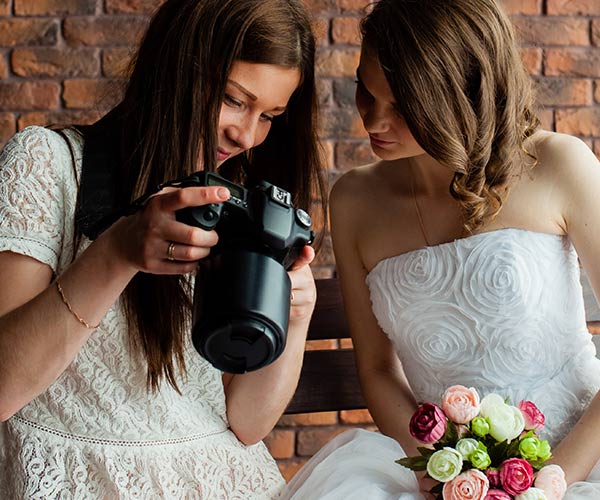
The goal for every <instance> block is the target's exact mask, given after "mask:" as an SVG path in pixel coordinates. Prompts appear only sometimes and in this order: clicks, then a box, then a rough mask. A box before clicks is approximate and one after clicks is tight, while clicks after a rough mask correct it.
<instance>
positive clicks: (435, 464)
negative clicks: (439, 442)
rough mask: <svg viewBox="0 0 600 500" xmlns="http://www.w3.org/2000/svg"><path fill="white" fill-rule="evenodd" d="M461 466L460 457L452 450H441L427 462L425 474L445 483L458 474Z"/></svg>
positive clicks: (461, 459)
mask: <svg viewBox="0 0 600 500" xmlns="http://www.w3.org/2000/svg"><path fill="white" fill-rule="evenodd" d="M462 465H463V458H462V455H461V454H460V453H459V452H458V451H456V450H455V449H454V448H447V447H446V448H442V449H441V450H438V451H436V452H435V453H434V454H433V455H431V457H429V460H428V461H427V473H428V474H429V475H430V476H431V477H432V478H433V479H435V480H436V481H439V482H440V483H445V482H447V481H450V480H452V479H454V478H455V477H456V476H458V475H459V474H460V471H461V469H462Z"/></svg>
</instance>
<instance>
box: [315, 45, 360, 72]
mask: <svg viewBox="0 0 600 500" xmlns="http://www.w3.org/2000/svg"><path fill="white" fill-rule="evenodd" d="M359 58H360V50H359V49H358V48H350V49H323V50H320V51H319V52H318V54H317V63H316V67H317V69H316V70H317V74H318V75H319V76H321V77H327V76H331V77H339V76H353V75H355V74H356V68H357V66H358V61H359Z"/></svg>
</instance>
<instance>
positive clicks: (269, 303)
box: [177, 172, 315, 373]
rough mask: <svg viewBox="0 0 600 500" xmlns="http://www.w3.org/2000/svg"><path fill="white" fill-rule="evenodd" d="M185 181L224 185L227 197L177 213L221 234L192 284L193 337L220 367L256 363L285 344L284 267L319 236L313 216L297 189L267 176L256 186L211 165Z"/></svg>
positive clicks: (237, 368) (240, 368)
mask: <svg viewBox="0 0 600 500" xmlns="http://www.w3.org/2000/svg"><path fill="white" fill-rule="evenodd" d="M178 186H179V187H182V188H183V187H190V186H223V187H226V188H227V189H229V192H230V193H231V198H229V200H227V201H225V202H223V203H217V204H211V205H202V206H198V207H188V208H184V209H182V210H179V211H178V212H177V220H178V221H180V222H184V223H186V224H189V225H192V226H196V227H201V228H203V229H206V230H212V229H214V230H216V231H217V233H218V235H219V242H218V243H217V245H216V246H214V247H213V248H212V249H211V253H210V255H209V257H208V258H206V259H204V260H203V261H202V264H201V267H200V276H201V279H198V280H197V282H196V289H195V292H194V318H193V329H192V341H193V343H194V347H195V348H196V350H197V351H198V352H199V353H200V354H201V355H202V356H204V357H205V358H206V359H207V360H208V361H209V362H210V363H212V365H213V366H215V367H216V368H218V369H220V370H222V371H225V372H229V373H244V372H247V371H252V370H256V369H258V368H261V367H263V366H265V365H268V364H269V363H272V362H273V361H275V359H277V358H278V357H279V355H280V354H281V353H282V352H283V349H284V347H285V341H286V335H287V328H288V321H289V313H290V292H291V284H290V279H289V276H288V275H287V272H286V270H287V269H289V268H290V267H291V265H292V264H293V263H294V261H295V260H296V258H297V257H298V255H299V254H300V252H301V250H302V248H303V247H304V246H305V245H308V244H310V243H312V242H313V240H314V237H315V233H314V232H313V231H311V229H310V227H311V224H312V221H311V218H310V216H309V215H308V214H307V213H306V212H305V211H304V210H302V209H295V208H294V207H293V206H292V203H291V195H290V193H288V192H287V191H284V190H283V189H280V188H278V187H277V186H274V185H272V184H269V183H268V182H264V181H261V182H259V183H258V184H257V185H256V186H254V187H252V188H251V189H246V188H244V187H242V186H239V185H237V184H234V183H232V182H230V181H228V180H227V179H224V178H222V177H220V176H218V175H217V174H215V173H212V172H197V173H195V174H192V175H191V176H189V177H187V178H185V179H182V180H181V181H180V183H178Z"/></svg>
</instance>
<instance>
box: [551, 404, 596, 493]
mask: <svg viewBox="0 0 600 500" xmlns="http://www.w3.org/2000/svg"><path fill="white" fill-rule="evenodd" d="M552 453H553V457H552V460H551V461H552V462H553V463H556V464H558V465H560V466H561V467H562V468H563V470H564V471H565V475H566V477H567V483H568V484H571V483H573V482H575V481H582V480H585V479H586V478H587V476H588V475H589V473H590V471H591V470H592V468H593V467H594V465H596V463H597V462H598V460H600V393H598V394H596V396H595V397H594V399H593V400H592V402H591V404H590V406H589V407H588V409H587V410H586V412H585V413H584V414H583V416H582V417H581V418H580V419H579V421H578V422H577V424H576V425H575V427H574V428H573V429H572V430H571V432H569V434H567V436H566V437H565V438H564V439H563V440H562V441H561V442H560V444H559V445H558V446H556V447H555V448H554V449H553V450H552Z"/></svg>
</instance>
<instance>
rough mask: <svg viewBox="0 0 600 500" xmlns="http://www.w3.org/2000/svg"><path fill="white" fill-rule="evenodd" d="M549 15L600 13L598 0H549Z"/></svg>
mask: <svg viewBox="0 0 600 500" xmlns="http://www.w3.org/2000/svg"><path fill="white" fill-rule="evenodd" d="M547 11H548V15H551V16H554V15H573V14H574V15H583V16H598V15H600V2H598V0H547Z"/></svg>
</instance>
